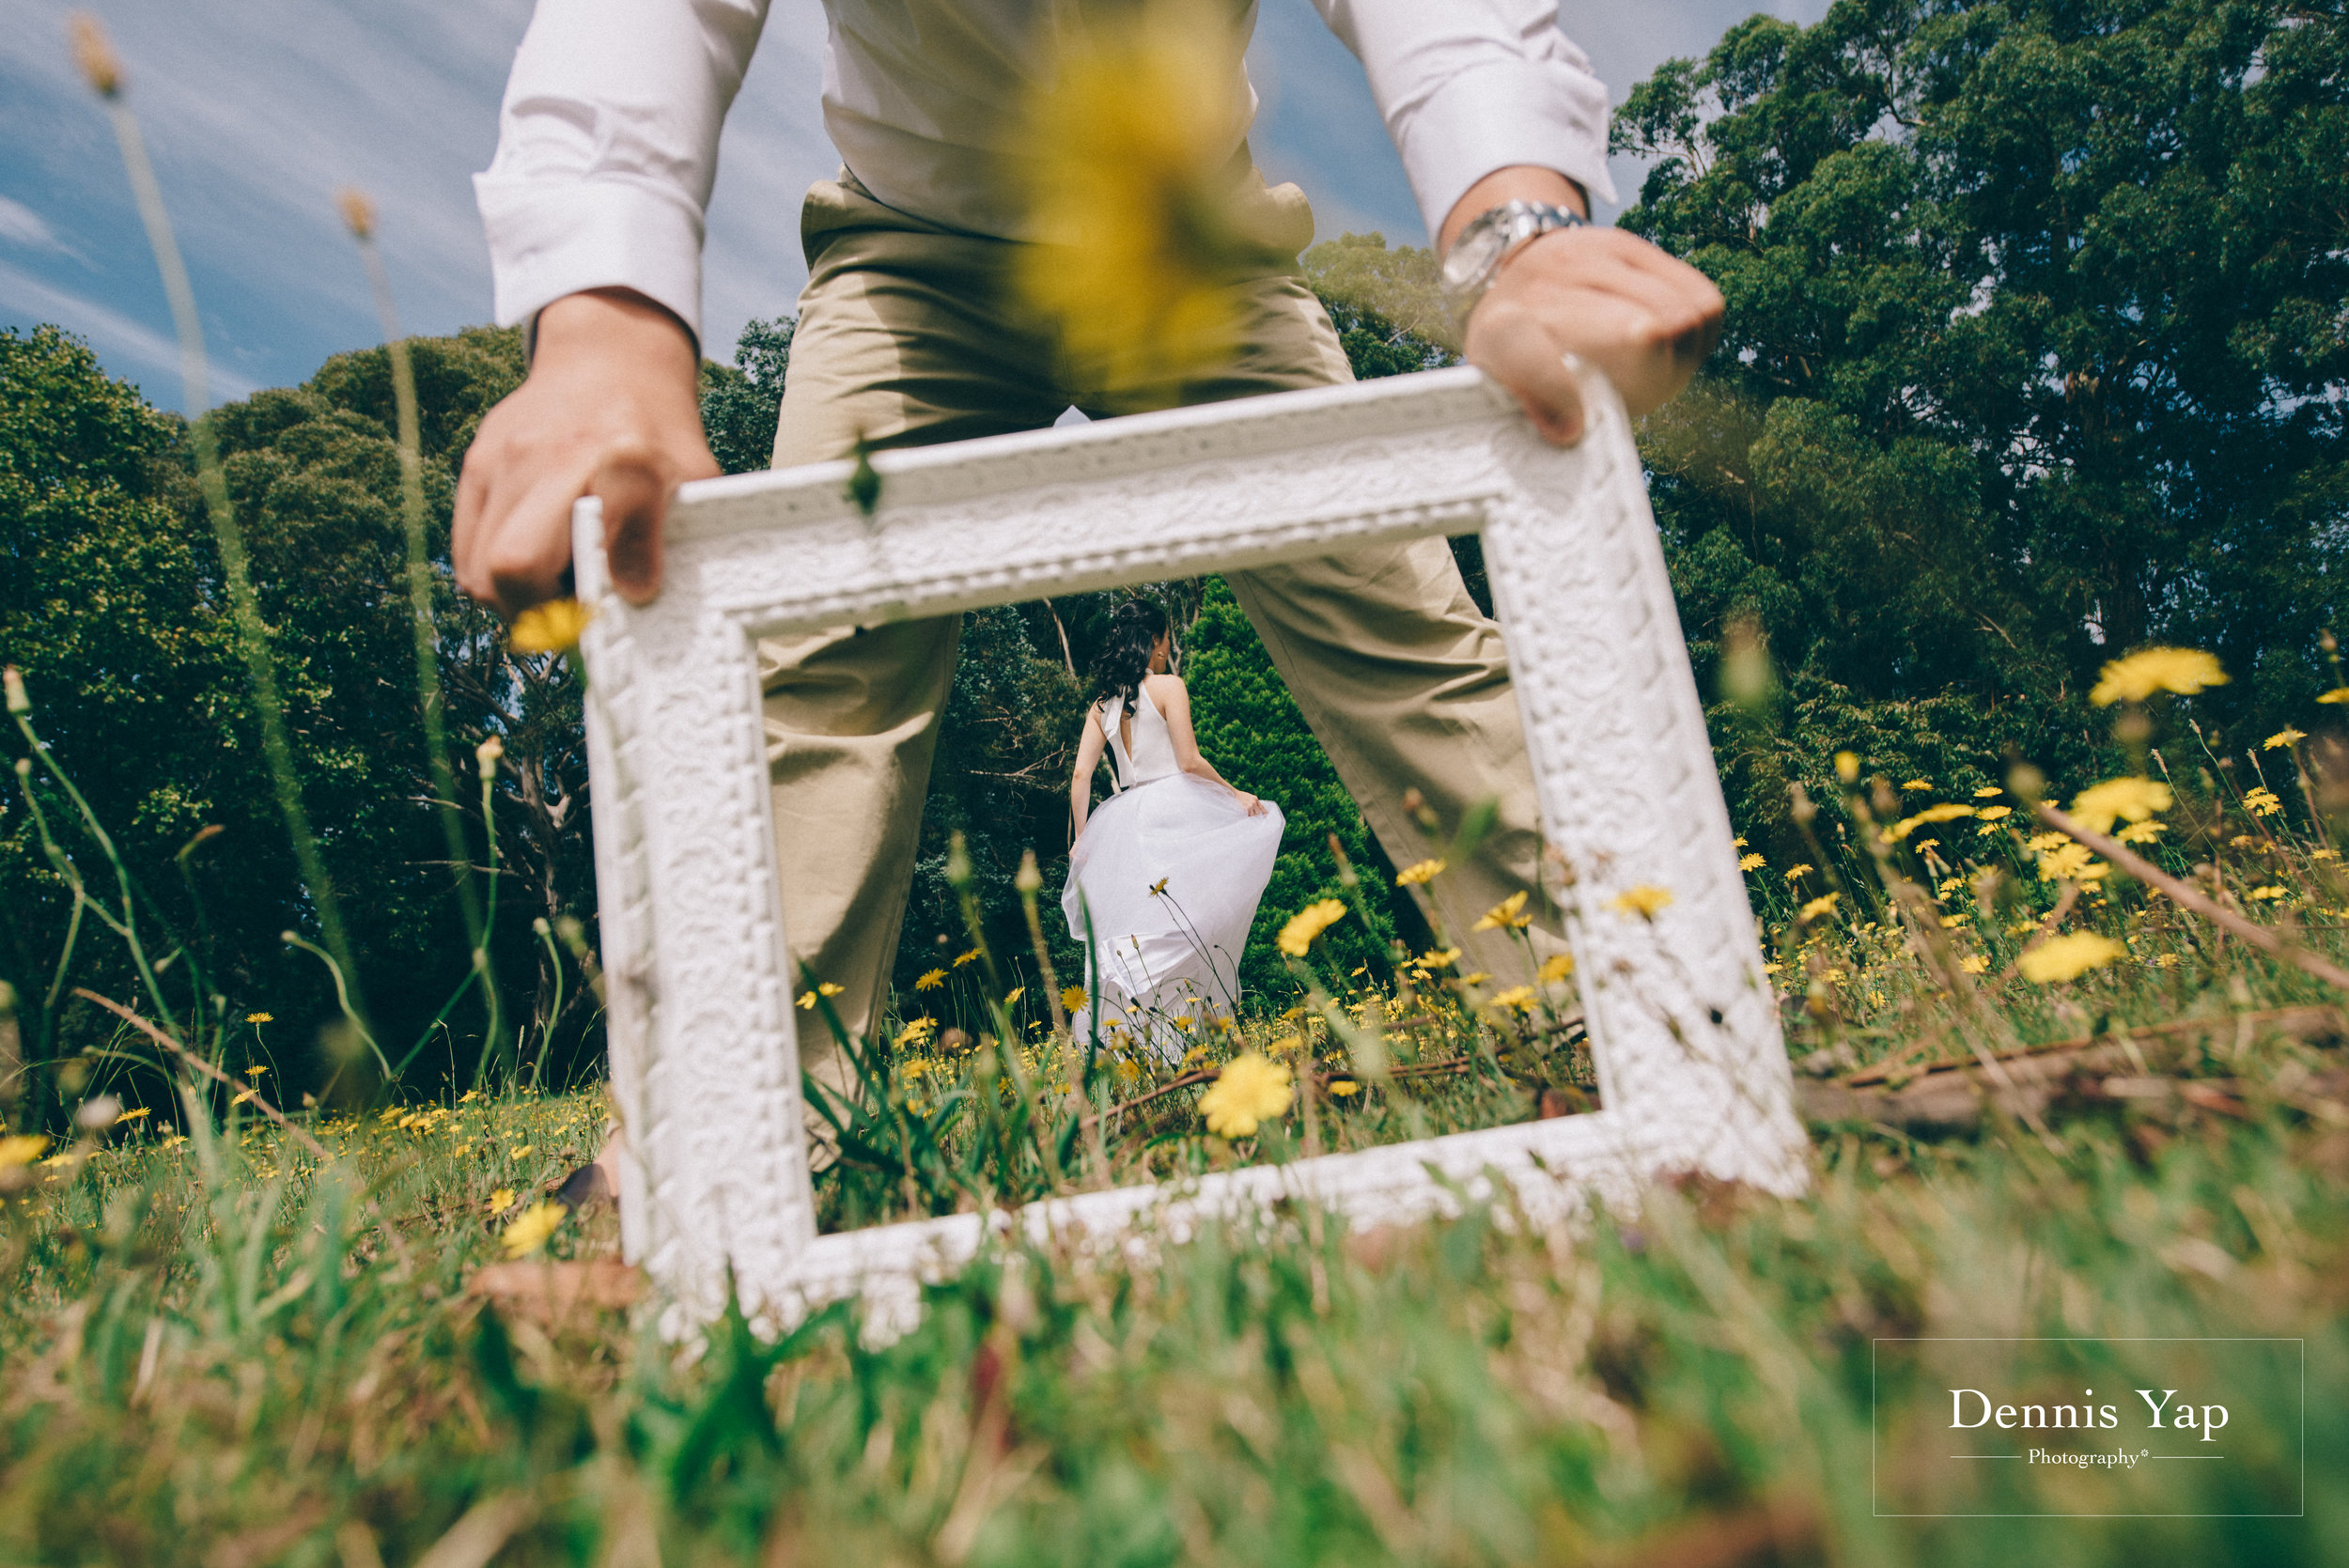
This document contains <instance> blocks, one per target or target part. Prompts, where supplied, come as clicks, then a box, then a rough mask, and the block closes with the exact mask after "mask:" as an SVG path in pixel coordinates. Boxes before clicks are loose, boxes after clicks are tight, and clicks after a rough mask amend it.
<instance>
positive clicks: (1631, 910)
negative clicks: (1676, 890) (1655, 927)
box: [1607, 882, 1672, 920]
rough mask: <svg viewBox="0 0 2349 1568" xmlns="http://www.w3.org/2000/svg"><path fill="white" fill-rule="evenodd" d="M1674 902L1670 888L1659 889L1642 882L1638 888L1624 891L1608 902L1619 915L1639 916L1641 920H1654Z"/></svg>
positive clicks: (1609, 906)
mask: <svg viewBox="0 0 2349 1568" xmlns="http://www.w3.org/2000/svg"><path fill="white" fill-rule="evenodd" d="M1671 903H1672V890H1671V889H1670V888H1659V887H1657V886H1656V885H1655V884H1654V883H1652V882H1641V883H1640V884H1639V885H1638V886H1637V887H1630V888H1626V889H1624V891H1623V892H1621V893H1617V894H1616V895H1615V896H1614V897H1613V898H1612V899H1610V900H1609V901H1608V905H1607V907H1608V908H1610V909H1612V910H1614V911H1615V912H1616V913H1617V914H1621V915H1638V916H1639V917H1640V918H1641V920H1654V919H1655V918H1656V917H1657V914H1659V913H1661V912H1662V911H1663V909H1664V908H1666V907H1667V906H1668V905H1670V904H1671Z"/></svg>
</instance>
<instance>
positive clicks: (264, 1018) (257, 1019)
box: [244, 1013, 277, 1023]
mask: <svg viewBox="0 0 2349 1568" xmlns="http://www.w3.org/2000/svg"><path fill="white" fill-rule="evenodd" d="M244 1021H245V1022H247V1023H275V1022H276V1021H277V1019H276V1018H275V1017H274V1016H272V1015H271V1014H268V1013H247V1014H246V1015H245V1016H244Z"/></svg>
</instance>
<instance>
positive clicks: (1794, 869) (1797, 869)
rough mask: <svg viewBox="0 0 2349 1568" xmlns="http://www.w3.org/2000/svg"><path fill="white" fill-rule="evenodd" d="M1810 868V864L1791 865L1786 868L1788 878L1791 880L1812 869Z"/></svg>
mask: <svg viewBox="0 0 2349 1568" xmlns="http://www.w3.org/2000/svg"><path fill="white" fill-rule="evenodd" d="M1810 869H1811V867H1810V866H1808V865H1790V866H1788V867H1787V868H1786V879H1787V880H1788V881H1790V882H1791V881H1793V880H1794V879H1795V878H1796V877H1800V876H1802V875H1804V874H1805V873H1807V872H1808V871H1810Z"/></svg>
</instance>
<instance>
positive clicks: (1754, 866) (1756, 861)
mask: <svg viewBox="0 0 2349 1568" xmlns="http://www.w3.org/2000/svg"><path fill="white" fill-rule="evenodd" d="M1769 863H1770V862H1767V861H1766V860H1764V859H1763V858H1762V857H1761V856H1759V855H1741V856H1739V857H1738V859H1737V869H1738V870H1740V871H1759V870H1761V869H1762V868H1763V867H1764V866H1766V865H1767V864H1769Z"/></svg>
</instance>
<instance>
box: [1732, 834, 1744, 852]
mask: <svg viewBox="0 0 2349 1568" xmlns="http://www.w3.org/2000/svg"><path fill="white" fill-rule="evenodd" d="M1729 842H1730V843H1732V844H1734V845H1735V846H1737V847H1738V848H1740V849H1743V848H1744V847H1745V846H1746V835H1745V834H1743V833H1739V834H1738V835H1737V836H1736V837H1735V838H1733V839H1731V840H1730V841H1729Z"/></svg>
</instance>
